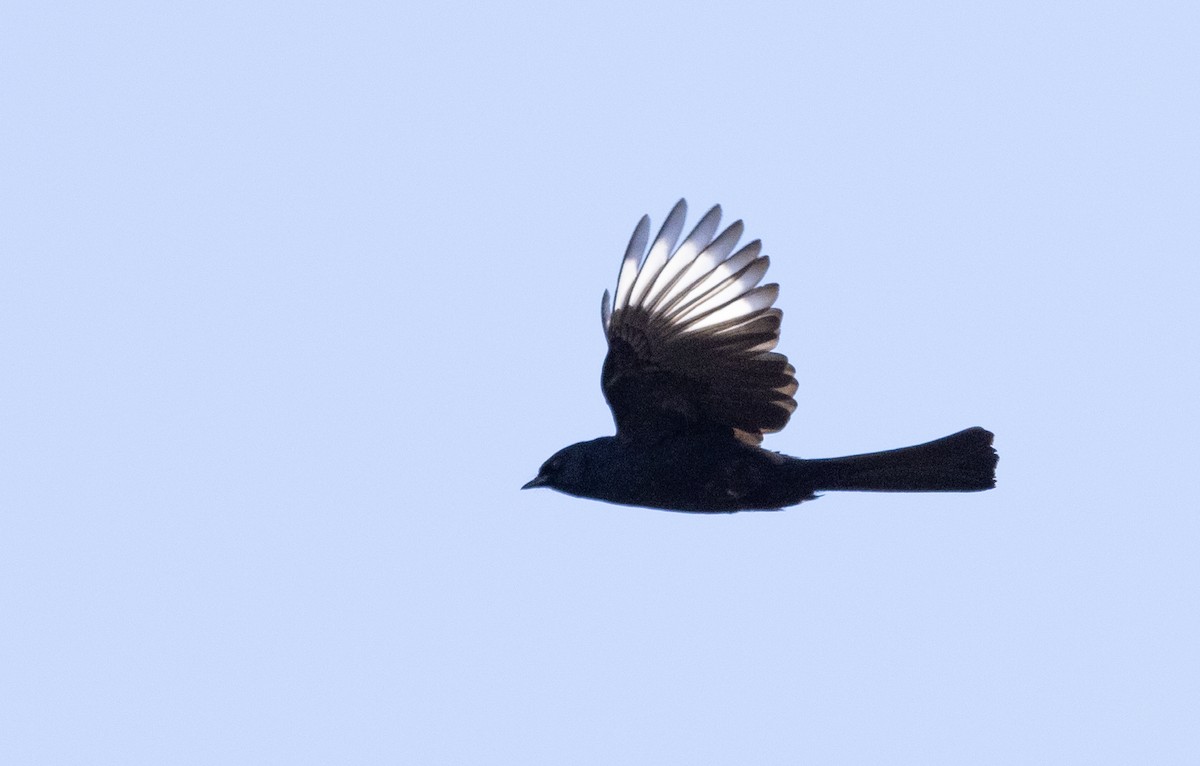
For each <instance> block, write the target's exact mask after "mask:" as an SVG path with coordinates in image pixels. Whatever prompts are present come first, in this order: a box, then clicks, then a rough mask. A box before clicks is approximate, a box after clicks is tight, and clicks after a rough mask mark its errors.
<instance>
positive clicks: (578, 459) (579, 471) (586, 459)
mask: <svg viewBox="0 0 1200 766" xmlns="http://www.w3.org/2000/svg"><path fill="white" fill-rule="evenodd" d="M602 441H605V440H604V439H596V440H593V441H590V442H579V443H578V444H572V445H571V446H570V447H563V448H562V449H560V450H559V451H558V452H555V453H554V454H553V455H551V456H550V459H549V460H547V461H546V462H545V463H542V467H541V468H539V469H538V474H537V476H535V477H534V478H533V479H531V480H530V481H528V482H526V483H525V486H523V487H521V489H533V488H534V487H550V488H551V489H557V490H559V491H560V492H566V493H567V494H576V493H578V492H580V491H582V490H583V489H584V487H585V485H586V484H588V483H589V482H588V479H589V473H590V470H589V469H590V468H591V466H592V463H593V460H592V458H593V456H594V455H595V454H596V452H597V450H598V449H599V448H600V447H599V444H598V443H599V442H602Z"/></svg>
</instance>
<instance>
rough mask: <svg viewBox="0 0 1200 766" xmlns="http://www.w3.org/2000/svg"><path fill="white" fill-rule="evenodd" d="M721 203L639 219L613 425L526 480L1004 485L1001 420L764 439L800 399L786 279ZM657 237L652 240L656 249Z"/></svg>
mask: <svg viewBox="0 0 1200 766" xmlns="http://www.w3.org/2000/svg"><path fill="white" fill-rule="evenodd" d="M721 214H722V211H721V207H720V205H715V206H713V207H712V208H711V209H710V210H709V211H708V212H707V213H705V214H704V215H703V216H702V217H701V218H700V220H699V222H698V223H697V224H696V225H695V227H693V228H692V230H691V232H690V233H689V234H688V235H687V236H686V237H684V238H683V241H682V242H680V241H679V237H680V235H681V234H682V233H683V229H684V221H685V218H686V216H687V202H686V200H683V199H681V200H679V202H678V203H676V204H675V206H674V207H673V208H672V209H671V212H670V213H669V214H668V215H667V217H666V220H665V221H664V222H663V225H662V227H661V228H660V229H659V231H658V234H657V236H655V238H654V240H653V241H650V239H649V235H650V218H649V216H642V218H641V220H640V221H639V222H638V224H637V227H636V228H635V229H634V232H633V236H632V237H631V238H630V240H629V245H628V247H626V249H625V256H624V258H623V259H622V261H621V268H620V271H619V273H618V276H617V284H616V289H615V291H614V293H613V294H612V295H611V296H610V295H609V292H608V291H607V290H605V292H604V296H603V298H602V300H601V308H600V315H601V322H602V325H603V328H604V334H605V338H606V339H607V341H608V352H607V354H606V356H605V359H604V365H603V368H602V371H601V389H602V391H603V393H604V398H605V400H606V401H607V402H608V406H609V408H610V409H611V410H612V415H613V421H614V422H615V424H616V434H615V435H613V436H602V437H600V438H598V439H592V440H590V441H583V442H579V443H577V444H572V445H570V446H568V447H565V448H563V449H561V450H559V451H558V452H556V453H555V454H554V455H552V456H551V457H550V458H549V459H548V460H546V461H545V462H544V463H543V464H542V466H541V468H540V469H539V470H538V474H537V476H536V477H534V478H533V479H532V480H530V481H529V482H527V483H526V484H525V485H524V486H523V487H522V488H521V489H532V488H535V487H549V488H552V489H555V490H558V491H560V492H563V493H566V494H568V495H574V496H576V497H582V498H590V499H593V500H601V501H606V502H609V503H615V504H618V505H628V506H641V507H646V508H654V509H660V510H668V511H683V512H693V513H732V512H736V511H770V510H781V509H783V508H785V507H787V506H792V505H796V504H798V503H802V502H805V501H807V500H812V499H814V498H816V497H818V496H819V495H818V493H821V492H827V491H867V492H975V491H980V490H987V489H991V488H993V487H994V486H995V485H996V463H997V461H998V459H999V458H998V455H997V453H996V450H995V449H994V448H993V446H992V441H993V434H992V433H991V432H990V431H987V430H985V429H983V428H980V427H978V426H976V427H973V428H968V429H966V430H963V431H959V432H958V433H955V434H952V435H950V436H945V437H942V438H940V439H935V440H933V441H930V442H926V443H924V444H918V445H916V446H912V447H902V448H900V449H893V450H887V451H884V452H871V453H866V454H860V455H850V456H847V457H837V458H821V459H805V458H798V457H792V456H789V455H784V454H782V453H780V452H775V451H771V450H767V449H764V448H763V447H762V446H761V444H762V441H763V436H764V435H765V434H769V433H775V432H777V431H780V430H781V429H783V427H784V426H785V425H787V422H788V420H789V418H790V417H791V415H792V413H793V412H794V411H795V410H796V406H797V405H796V400H795V398H794V394H795V393H796V391H797V388H798V384H797V381H796V369H795V367H793V366H792V365H791V364H789V363H788V359H787V357H786V356H785V355H783V354H782V353H779V352H777V351H775V350H774V349H775V347H776V344H777V343H778V342H779V332H780V325H781V322H782V319H783V312H782V311H781V310H780V309H779V308H776V307H775V301H776V299H777V298H778V296H779V285H777V284H774V283H772V284H760V282H761V281H762V279H763V277H764V276H765V274H766V272H767V267H768V266H769V265H770V259H769V257H768V256H766V255H762V242H761V241H760V240H757V239H756V240H753V241H751V242H749V243H748V244H746V245H744V246H742V247H740V248H738V242H739V240H741V238H742V234H743V228H744V227H743V224H742V221H740V220H738V221H735V222H734V223H732V224H730V225H729V226H728V227H726V228H725V229H724V230H721V231H720V232H719V233H718V229H719V228H720V222H721ZM647 245H649V247H648V249H647Z"/></svg>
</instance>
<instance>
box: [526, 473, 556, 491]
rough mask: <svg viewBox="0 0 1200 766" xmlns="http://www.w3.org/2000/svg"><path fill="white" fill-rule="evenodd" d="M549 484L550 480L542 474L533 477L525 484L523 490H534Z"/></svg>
mask: <svg viewBox="0 0 1200 766" xmlns="http://www.w3.org/2000/svg"><path fill="white" fill-rule="evenodd" d="M549 483H550V480H549V479H547V478H546V477H545V476H543V475H541V474H538V475H537V476H535V477H533V478H532V479H530V480H529V481H527V482H525V486H523V487H521V489H533V488H534V487H544V486H546V485H547V484H549Z"/></svg>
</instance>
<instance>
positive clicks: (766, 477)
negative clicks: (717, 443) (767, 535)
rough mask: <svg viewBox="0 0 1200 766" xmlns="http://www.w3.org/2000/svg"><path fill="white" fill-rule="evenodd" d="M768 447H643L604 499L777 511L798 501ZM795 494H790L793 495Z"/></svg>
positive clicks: (726, 510) (655, 505)
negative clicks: (793, 497) (784, 480)
mask: <svg viewBox="0 0 1200 766" xmlns="http://www.w3.org/2000/svg"><path fill="white" fill-rule="evenodd" d="M773 454H774V453H766V452H764V451H763V450H757V449H753V448H744V447H741V446H740V445H737V446H734V447H733V448H732V449H731V448H724V449H721V448H713V447H711V446H706V445H703V444H700V445H691V444H675V443H668V444H666V445H663V446H661V447H659V448H657V449H650V450H638V451H634V452H631V453H630V454H628V455H626V456H625V457H626V460H623V461H621V462H622V463H623V464H624V465H623V469H624V470H622V471H621V475H619V476H617V475H614V476H613V477H611V479H612V480H611V481H610V482H606V485H607V486H608V487H610V488H611V489H612V490H613V492H612V495H611V496H609V497H606V498H603V499H606V500H609V501H610V502H615V503H622V504H625V505H640V506H648V507H652V508H662V509H666V510H675V511H691V512H700V513H703V512H710V513H722V512H724V513H729V512H732V511H739V510H751V509H761V510H766V509H774V508H779V507H781V506H782V505H785V504H790V503H795V502H797V501H798V500H799V499H801V498H795V499H790V503H789V502H787V500H788V498H786V497H785V496H784V495H783V494H781V491H782V490H784V489H786V487H784V486H782V485H781V479H782V477H781V476H779V461H778V459H775V460H773V459H771V458H770V457H768V455H773ZM788 494H791V493H788Z"/></svg>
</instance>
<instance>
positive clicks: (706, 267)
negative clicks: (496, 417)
mask: <svg viewBox="0 0 1200 766" xmlns="http://www.w3.org/2000/svg"><path fill="white" fill-rule="evenodd" d="M686 214H687V203H686V202H685V201H684V200H680V201H679V202H678V203H677V204H676V205H675V207H674V208H673V209H672V210H671V213H670V215H668V216H667V220H666V221H665V222H664V223H663V226H662V229H661V230H660V231H659V233H658V236H657V237H655V239H654V242H653V244H651V245H650V249H649V251H648V252H647V250H646V245H647V242H648V238H649V232H650V219H649V218H648V217H646V216H643V217H642V220H641V221H640V222H639V223H638V225H637V228H636V229H635V230H634V232H633V237H632V238H631V239H630V241H629V247H628V249H627V250H626V251H625V260H624V261H623V262H622V264H621V272H620V275H619V276H618V278H617V290H616V294H615V297H613V299H612V301H611V303H610V300H609V294H608V291H605V293H604V301H603V304H602V306H601V315H602V319H603V322H604V332H605V335H606V336H607V338H608V355H607V356H606V357H605V359H604V371H603V374H602V378H601V386H602V388H603V389H604V398H605V399H606V400H607V401H608V406H609V407H610V408H611V409H612V412H613V419H614V420H615V421H616V423H617V435H618V436H620V437H625V438H655V437H659V436H662V435H665V434H669V433H677V432H681V431H682V432H687V431H711V430H713V429H728V430H731V431H732V433H733V435H735V436H736V437H737V438H739V439H741V440H742V441H745V442H747V443H749V444H757V443H759V442H761V441H762V436H763V434H764V433H770V432H773V431H778V430H780V429H781V428H783V427H784V426H785V425H786V424H787V422H788V418H789V417H791V414H792V411H793V410H795V409H796V401H795V400H794V399H793V398H792V395H793V394H794V393H795V392H796V378H795V373H796V370H795V368H794V367H792V366H791V365H790V364H788V361H787V357H786V356H784V355H783V354H777V353H774V352H773V351H772V350H771V349H773V348H775V344H776V343H777V342H778V341H779V324H780V321H781V319H782V318H783V312H782V311H780V310H779V309H777V308H773V304H774V303H775V298H776V297H777V296H778V294H779V285H776V284H768V285H759V282H760V281H762V278H763V276H764V275H765V274H766V272H767V266H768V264H769V263H770V260H769V259H768V258H767V257H766V256H763V255H759V253H760V251H761V250H762V243H761V242H759V241H758V240H754V241H753V242H751V243H749V244H747V245H745V246H744V247H742V248H741V249H740V250H737V252H734V248H735V247H737V242H738V240H739V239H740V238H741V236H742V222H741V221H736V222H734V223H733V224H732V225H730V226H729V227H728V228H726V229H725V230H724V231H722V232H721V233H720V234H717V228H718V226H719V224H720V222H721V208H720V206H716V207H714V208H712V209H711V210H709V211H708V213H706V214H705V215H704V217H703V218H701V219H700V222H699V223H698V224H696V228H694V229H693V230H692V232H691V234H689V235H688V236H687V237H686V238H685V239H684V240H683V242H682V244H680V245H679V246H678V247H676V246H675V245H676V242H677V241H678V240H679V235H680V233H681V232H682V231H683V222H684V217H685V216H686Z"/></svg>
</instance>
